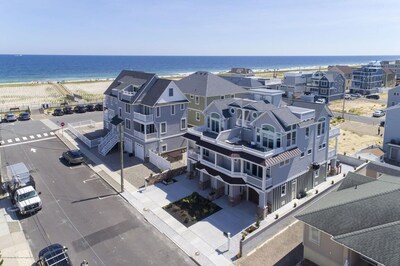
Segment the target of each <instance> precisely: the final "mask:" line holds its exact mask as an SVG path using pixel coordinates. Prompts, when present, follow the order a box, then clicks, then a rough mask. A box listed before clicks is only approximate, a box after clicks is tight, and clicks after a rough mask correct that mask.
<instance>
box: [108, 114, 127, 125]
mask: <svg viewBox="0 0 400 266" xmlns="http://www.w3.org/2000/svg"><path fill="white" fill-rule="evenodd" d="M123 121H124V120H122V119H121V118H119V117H118V116H117V115H116V116H114V117H113V118H111V121H110V123H111V124H113V125H114V126H118V125H119V124H121V123H122V122H123Z"/></svg>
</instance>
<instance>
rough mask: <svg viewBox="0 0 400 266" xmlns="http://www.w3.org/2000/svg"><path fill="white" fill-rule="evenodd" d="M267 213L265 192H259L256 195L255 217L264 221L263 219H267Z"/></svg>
mask: <svg viewBox="0 0 400 266" xmlns="http://www.w3.org/2000/svg"><path fill="white" fill-rule="evenodd" d="M267 212H268V207H267V192H261V193H259V194H258V207H257V215H258V217H260V218H261V219H264V218H265V217H267Z"/></svg>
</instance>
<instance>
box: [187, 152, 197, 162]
mask: <svg viewBox="0 0 400 266" xmlns="http://www.w3.org/2000/svg"><path fill="white" fill-rule="evenodd" d="M187 155H188V157H189V158H192V159H194V160H196V161H198V160H199V157H200V154H198V153H197V152H195V151H193V150H188V153H187Z"/></svg>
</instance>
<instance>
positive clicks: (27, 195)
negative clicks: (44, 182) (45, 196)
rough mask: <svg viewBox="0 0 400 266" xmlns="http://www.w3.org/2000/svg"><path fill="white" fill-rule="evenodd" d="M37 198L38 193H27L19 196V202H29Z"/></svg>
mask: <svg viewBox="0 0 400 266" xmlns="http://www.w3.org/2000/svg"><path fill="white" fill-rule="evenodd" d="M36 196H37V193H36V191H29V192H26V193H24V194H21V195H19V196H18V201H23V200H27V199H30V198H34V197H36Z"/></svg>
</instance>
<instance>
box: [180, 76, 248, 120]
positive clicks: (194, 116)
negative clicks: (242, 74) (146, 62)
mask: <svg viewBox="0 0 400 266" xmlns="http://www.w3.org/2000/svg"><path fill="white" fill-rule="evenodd" d="M176 84H177V85H178V87H179V88H180V89H181V91H182V92H183V93H184V94H185V95H186V97H187V99H188V100H189V106H188V124H189V125H191V126H199V125H203V124H204V116H203V110H204V109H205V108H206V107H207V106H208V105H209V104H210V103H211V102H212V101H214V100H216V99H225V98H233V97H236V96H237V95H238V94H240V93H245V92H246V90H245V89H243V88H241V87H240V86H237V85H235V84H233V83H232V82H229V81H227V80H225V79H223V78H221V77H219V76H217V75H214V74H212V73H210V72H206V71H197V72H195V73H193V74H191V75H189V76H187V77H185V78H183V79H181V80H178V81H176Z"/></svg>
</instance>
